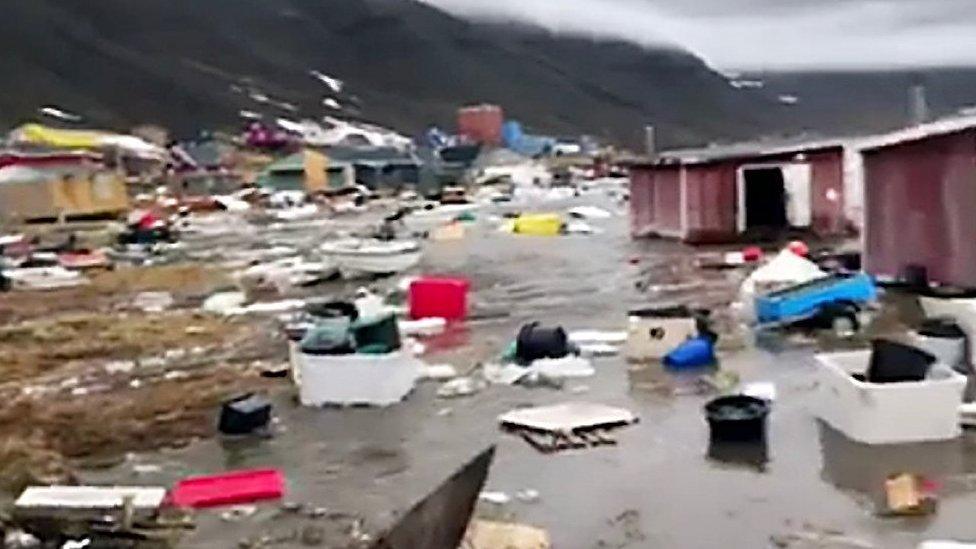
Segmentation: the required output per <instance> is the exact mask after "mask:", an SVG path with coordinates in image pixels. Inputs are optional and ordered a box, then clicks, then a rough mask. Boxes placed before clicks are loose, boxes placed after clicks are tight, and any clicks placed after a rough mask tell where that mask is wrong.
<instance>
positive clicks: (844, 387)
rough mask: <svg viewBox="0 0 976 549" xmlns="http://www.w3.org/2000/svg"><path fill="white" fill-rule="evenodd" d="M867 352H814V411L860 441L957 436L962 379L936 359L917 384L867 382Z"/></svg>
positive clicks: (871, 442)
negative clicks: (861, 378) (860, 377)
mask: <svg viewBox="0 0 976 549" xmlns="http://www.w3.org/2000/svg"><path fill="white" fill-rule="evenodd" d="M870 360H871V351H869V350H865V351H853V352H843V353H829V354H820V355H817V362H818V363H819V378H820V379H819V386H818V391H817V399H816V404H815V408H816V409H815V414H816V415H817V416H818V417H820V418H821V419H823V420H824V421H825V422H826V423H827V424H828V425H830V426H831V427H833V428H834V429H837V430H838V431H840V432H842V433H844V435H846V436H847V438H850V439H852V440H854V441H857V442H861V443H864V444H897V443H906V442H923V441H936V440H948V439H952V438H956V437H958V436H959V435H960V434H961V427H960V425H959V405H960V404H962V398H963V391H964V390H965V388H966V378H965V377H964V376H962V375H959V374H958V373H956V372H955V371H953V370H952V368H950V367H948V366H946V365H945V364H941V363H936V364H934V365H933V366H932V368H931V369H930V372H929V377H928V378H927V379H925V380H924V381H920V382H904V383H867V382H863V381H859V380H857V379H855V378H854V377H852V374H864V373H866V372H867V369H868V364H869V362H870Z"/></svg>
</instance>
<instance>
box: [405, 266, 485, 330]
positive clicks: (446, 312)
mask: <svg viewBox="0 0 976 549" xmlns="http://www.w3.org/2000/svg"><path fill="white" fill-rule="evenodd" d="M470 285H471V283H470V282H468V280H467V279H464V278H434V277H425V278H419V279H417V280H414V281H413V282H412V283H411V284H410V292H409V296H408V302H409V304H410V318H413V319H418V318H434V317H440V318H444V319H447V320H448V321H451V320H462V319H464V318H465V317H466V316H467V315H468V288H469V287H470Z"/></svg>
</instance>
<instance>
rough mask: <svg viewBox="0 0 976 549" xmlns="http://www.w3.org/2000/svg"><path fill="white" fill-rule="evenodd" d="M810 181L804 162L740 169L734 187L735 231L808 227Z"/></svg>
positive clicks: (809, 218)
mask: <svg viewBox="0 0 976 549" xmlns="http://www.w3.org/2000/svg"><path fill="white" fill-rule="evenodd" d="M810 182H811V173H810V165H809V164H805V163H792V164H779V165H760V166H746V167H743V168H741V169H740V170H739V177H738V189H737V190H738V211H737V222H738V223H737V225H738V229H739V232H745V231H748V230H751V229H763V230H769V229H772V230H780V229H787V228H790V227H796V228H803V227H809V226H810V223H811V217H812V212H811V210H810Z"/></svg>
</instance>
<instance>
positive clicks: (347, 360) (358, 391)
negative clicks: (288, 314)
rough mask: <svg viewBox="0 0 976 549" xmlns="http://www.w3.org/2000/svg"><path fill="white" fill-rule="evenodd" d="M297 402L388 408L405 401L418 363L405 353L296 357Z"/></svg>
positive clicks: (413, 382) (417, 373)
mask: <svg viewBox="0 0 976 549" xmlns="http://www.w3.org/2000/svg"><path fill="white" fill-rule="evenodd" d="M297 354H298V355H299V358H300V360H299V361H298V368H299V373H300V375H299V376H298V378H297V379H298V380H299V381H298V398H299V400H300V401H301V403H302V404H303V405H305V406H324V405H338V406H345V405H370V406H389V405H391V404H396V403H397V402H400V401H401V400H403V399H404V397H406V396H407V395H408V394H409V393H410V391H411V390H412V389H413V387H414V385H415V384H416V383H417V379H418V378H419V377H420V372H421V365H422V364H421V362H420V360H418V359H417V358H415V357H413V356H412V355H409V354H407V353H405V352H403V351H402V350H401V351H396V352H393V353H388V354H385V355H368V354H346V355H312V354H307V353H301V352H299V353H297Z"/></svg>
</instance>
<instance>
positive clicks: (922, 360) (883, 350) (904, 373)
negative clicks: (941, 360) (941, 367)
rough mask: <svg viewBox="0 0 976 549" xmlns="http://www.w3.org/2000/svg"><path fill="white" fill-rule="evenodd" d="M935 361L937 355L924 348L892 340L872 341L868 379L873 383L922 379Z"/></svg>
mask: <svg viewBox="0 0 976 549" xmlns="http://www.w3.org/2000/svg"><path fill="white" fill-rule="evenodd" d="M934 363H935V357H934V356H932V354H931V353H927V352H925V351H923V350H922V349H919V348H917V347H913V346H911V345H905V344H903V343H898V342H897V341H890V340H887V339H875V340H873V341H872V342H871V362H870V363H869V364H868V371H867V380H868V381H869V382H871V383H901V382H909V381H922V380H923V379H925V376H927V375H928V373H929V368H930V367H931V366H932V364H934Z"/></svg>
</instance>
